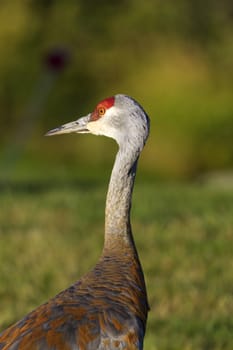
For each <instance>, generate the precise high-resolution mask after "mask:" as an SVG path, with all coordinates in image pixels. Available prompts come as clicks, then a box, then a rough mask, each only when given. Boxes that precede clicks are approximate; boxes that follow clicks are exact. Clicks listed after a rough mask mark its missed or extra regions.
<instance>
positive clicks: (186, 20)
mask: <svg viewBox="0 0 233 350" xmlns="http://www.w3.org/2000/svg"><path fill="white" fill-rule="evenodd" d="M0 20H1V27H0V50H1V57H0V79H1V85H0V113H1V119H0V123H1V124H0V135H1V141H0V149H1V158H0V160H1V162H0V164H1V175H2V176H4V172H5V173H7V176H6V177H7V178H8V179H9V173H10V174H11V176H13V177H14V178H22V177H25V178H28V177H38V178H39V177H40V176H44V175H46V176H48V174H50V175H51V177H53V178H54V176H57V177H59V176H61V177H62V178H64V176H67V177H68V178H69V176H70V174H71V173H72V174H73V175H77V173H78V174H80V168H81V169H83V170H81V172H84V173H86V170H88V169H91V170H93V169H94V170H96V172H97V173H99V171H100V169H101V171H104V169H109V167H110V166H111V164H112V159H113V155H112V153H113V152H111V150H115V148H114V145H113V142H112V141H111V140H106V139H100V140H99V139H96V138H93V137H89V136H86V137H70V136H68V137H67V136H63V137H60V138H56V139H48V138H44V137H43V134H44V133H45V132H46V131H47V130H48V129H50V128H52V127H55V126H57V125H59V124H61V123H64V122H68V121H70V120H73V119H76V118H77V117H79V116H82V115H84V114H86V113H88V112H90V111H91V110H92V109H93V107H94V106H95V104H96V103H97V102H98V101H99V100H100V99H102V98H104V97H106V96H110V95H113V94H115V93H126V94H129V95H131V96H133V97H135V98H136V99H137V100H138V101H139V102H140V103H141V104H142V105H143V106H144V108H145V109H146V111H147V112H148V114H149V115H150V117H151V124H152V127H151V137H150V140H149V143H148V146H147V148H146V149H145V151H144V155H143V158H142V159H141V165H140V168H141V169H142V174H143V175H145V176H148V177H151V178H154V177H155V176H156V177H158V178H166V179H167V178H169V179H190V178H191V179H192V178H196V177H199V176H200V175H202V174H203V173H212V172H216V171H219V170H220V171H224V172H225V171H228V170H230V169H231V168H232V165H233V142H232V135H233V98H232V97H233V40H232V34H233V5H232V3H231V2H230V1H221V2H219V1H206V2H205V4H203V2H202V1H199V0H198V1H194V0H193V1H192V0H189V1H185V0H179V1H176V2H173V1H159V0H157V1H152V0H145V1H137V0H136V1H130V0H119V1H117V2H113V1H103V0H102V1H98V2H93V1H90V0H85V1H81V0H80V1H71V0H70V1H64V0H60V1H59V0H56V1H53V0H43V1H36V0H22V1H17V0H12V1H2V2H1V11H0ZM54 53H55V54H56V53H58V55H59V54H60V55H61V57H62V59H64V61H65V65H64V67H63V68H64V69H60V70H59V69H57V68H59V67H58V66H56V62H55V65H53V64H51V62H50V61H49V58H48V56H49V55H50V58H51V54H52V55H53V54H54ZM53 63H54V62H53ZM106 145H107V147H108V148H107V149H109V148H110V150H109V152H106ZM16 160H17V161H16ZM6 164H8V165H6ZM51 164H53V165H55V164H56V167H57V168H55V167H54V166H51ZM77 167H79V169H77ZM59 168H60V170H59V171H58V169H59ZM42 169H46V174H45V173H44V171H43V170H42ZM84 169H85V170H84ZM54 173H55V174H54Z"/></svg>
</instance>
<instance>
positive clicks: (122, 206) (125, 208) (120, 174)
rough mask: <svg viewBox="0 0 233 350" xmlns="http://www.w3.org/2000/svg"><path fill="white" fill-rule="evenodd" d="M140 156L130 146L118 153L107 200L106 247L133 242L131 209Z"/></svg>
mask: <svg viewBox="0 0 233 350" xmlns="http://www.w3.org/2000/svg"><path fill="white" fill-rule="evenodd" d="M128 146H129V145H128ZM138 156H139V150H135V149H131V148H130V147H128V148H125V149H122V148H120V149H119V151H118V153H117V156H116V160H115V164H114V167H113V170H112V175H111V179H110V184H109V189H108V194H107V201H106V209H105V247H113V246H116V245H117V246H118V247H119V246H122V245H123V246H125V245H128V246H129V245H130V246H132V244H133V238H132V233H131V225H130V209H131V197H132V191H133V186H134V179H135V175H136V167H137V160H138ZM133 246H134V244H133Z"/></svg>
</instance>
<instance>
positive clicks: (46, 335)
mask: <svg viewBox="0 0 233 350" xmlns="http://www.w3.org/2000/svg"><path fill="white" fill-rule="evenodd" d="M69 132H77V133H89V132H90V133H93V134H97V135H106V136H109V137H113V138H114V139H115V140H116V141H117V143H118V145H119V151H118V153H117V156H116V160H115V164H114V167H113V170H112V175H111V179H110V184H109V189H108V194H107V200H106V209H105V240H104V247H103V251H102V255H101V257H100V258H99V261H98V262H97V264H96V266H95V267H94V268H93V269H92V270H91V271H90V272H88V273H87V274H86V275H84V276H83V277H82V278H81V279H80V280H78V281H77V282H76V283H74V284H73V285H72V286H70V287H69V288H68V289H66V290H64V291H62V292H60V293H59V294H58V295H57V296H55V297H54V298H52V299H50V300H49V301H48V302H47V303H45V304H43V305H41V306H39V307H38V308H36V309H35V310H34V311H32V312H31V313H29V314H28V315H27V316H25V317H24V318H23V319H22V320H20V321H18V322H17V323H16V324H14V325H12V326H10V327H9V328H7V329H6V330H5V331H3V332H2V333H0V350H29V349H30V350H118V349H119V350H142V349H143V339H144V335H145V330H146V321H147V313H148V310H149V306H148V300H147V292H146V286H145V281H144V275H143V271H142V267H141V264H140V261H139V257H138V253H137V250H136V247H135V243H134V239H133V235H132V229H131V223H130V209H131V198H132V191H133V185H134V179H135V175H136V168H137V162H138V157H139V155H140V153H141V151H142V149H143V146H144V144H145V142H146V139H147V137H148V133H149V118H148V116H147V115H146V113H145V111H144V110H143V109H142V107H141V106H140V105H139V104H138V103H137V102H136V101H135V100H133V99H132V98H131V97H128V96H126V95H120V94H119V95H115V96H113V97H110V98H107V99H105V100H103V101H101V102H100V103H99V104H98V105H97V106H96V108H95V110H94V111H93V112H92V113H90V114H88V115H87V116H85V117H82V118H80V119H78V120H76V121H74V122H71V123H68V124H65V125H62V126H61V127H59V128H56V129H53V130H51V131H50V132H49V133H48V134H47V135H49V136H50V135H56V134H62V133H69Z"/></svg>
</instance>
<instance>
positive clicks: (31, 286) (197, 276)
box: [0, 182, 233, 350]
mask: <svg viewBox="0 0 233 350" xmlns="http://www.w3.org/2000/svg"><path fill="white" fill-rule="evenodd" d="M105 192H106V187H105V186H102V185H101V184H96V185H95V186H91V187H90V186H88V185H85V186H84V185H83V186H82V185H79V184H72V185H63V184H62V183H59V184H58V185H53V186H45V185H43V184H41V185H40V186H31V187H30V186H23V185H22V184H21V185H20V184H19V185H18V186H15V187H8V188H2V189H1V194H0V205H1V211H0V281H1V283H0V310H1V312H0V329H3V328H5V327H7V326H8V325H9V324H10V323H12V322H15V321H16V320H17V319H19V318H21V317H22V316H23V315H24V314H25V313H27V312H28V311H30V310H31V309H32V308H34V307H36V306H38V305H39V304H41V303H42V302H44V301H45V300H46V299H48V298H49V297H52V296H54V295H55V294H56V293H58V292H59V291H60V290H62V289H64V288H66V287H67V286H69V285H70V284H71V283H72V282H73V281H74V280H76V279H78V278H79V277H80V276H81V275H82V274H83V273H85V272H86V271H88V270H89V269H90V268H91V267H92V266H93V265H94V264H95V262H96V260H97V258H98V256H99V254H100V252H101V248H102V245H103V221H104V201H105ZM132 223H133V230H134V236H135V240H136V243H137V247H138V251H139V254H140V258H141V261H142V265H143V267H144V271H145V276H146V282H147V286H148V294H149V300H150V306H151V311H150V313H149V320H148V328H147V334H146V340H145V349H147V350H157V349H159V350H163V349H168V350H170V349H179V350H182V349H187V350H191V349H211V350H217V349H224V350H227V349H229V350H230V349H232V348H233V340H232V329H233V317H232V315H233V297H232V291H233V289H232V288H233V287H232V286H233V285H232V271H233V259H232V240H233V191H224V190H220V189H214V188H213V187H205V186H200V185H179V184H176V185H172V184H170V185H165V184H142V183H139V182H138V183H137V184H136V188H135V193H134V202H133V210H132Z"/></svg>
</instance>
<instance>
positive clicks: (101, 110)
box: [98, 107, 106, 116]
mask: <svg viewBox="0 0 233 350" xmlns="http://www.w3.org/2000/svg"><path fill="white" fill-rule="evenodd" d="M105 112H106V109H105V108H104V107H99V109H98V114H99V115H101V116H102V115H104V114H105Z"/></svg>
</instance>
